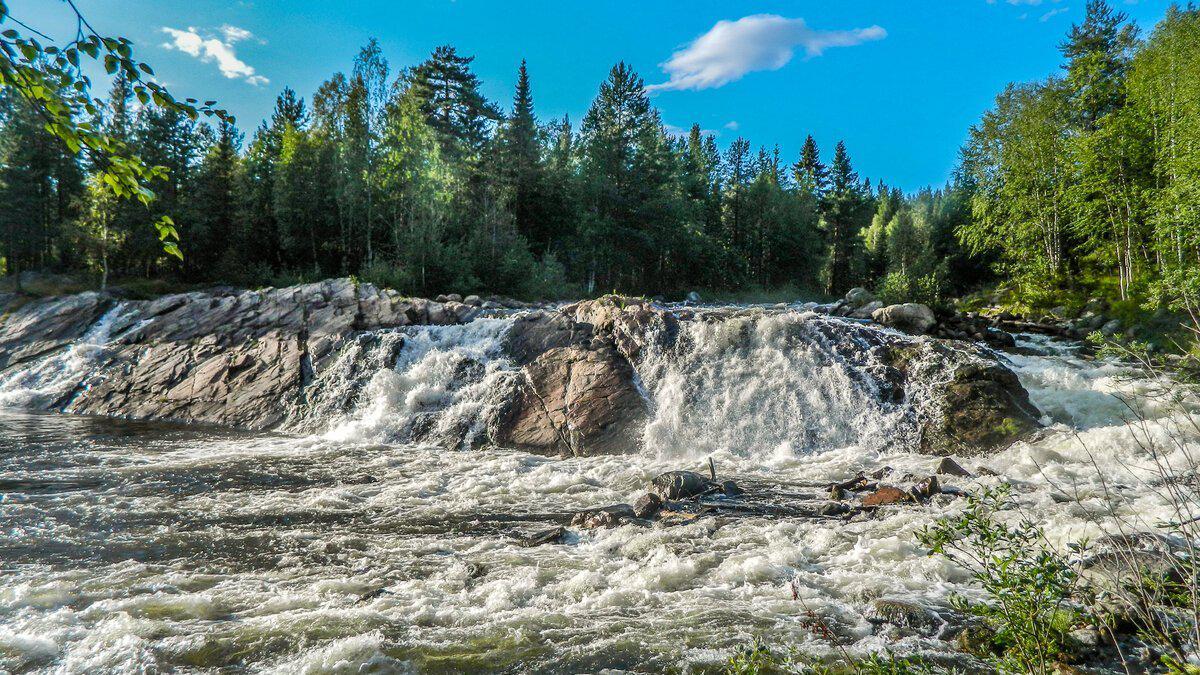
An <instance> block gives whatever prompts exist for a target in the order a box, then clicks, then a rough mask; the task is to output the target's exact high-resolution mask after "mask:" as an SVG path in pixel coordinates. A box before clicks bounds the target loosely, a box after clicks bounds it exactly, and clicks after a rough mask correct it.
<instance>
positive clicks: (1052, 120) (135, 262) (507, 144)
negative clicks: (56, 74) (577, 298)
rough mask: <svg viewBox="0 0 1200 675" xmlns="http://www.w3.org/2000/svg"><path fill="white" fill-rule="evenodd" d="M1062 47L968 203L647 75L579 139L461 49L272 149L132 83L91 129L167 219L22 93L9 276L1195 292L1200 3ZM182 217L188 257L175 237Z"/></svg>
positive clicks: (655, 289)
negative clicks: (126, 160)
mask: <svg viewBox="0 0 1200 675" xmlns="http://www.w3.org/2000/svg"><path fill="white" fill-rule="evenodd" d="M1061 50H1062V53H1063V56H1064V67H1063V70H1062V73H1061V74H1059V75H1056V76H1054V77H1051V78H1049V79H1047V80H1046V81H1043V82H1037V83H1030V84H1014V85H1011V86H1010V87H1009V88H1007V89H1006V90H1005V91H1004V92H1003V93H1002V94H1001V95H1000V96H999V97H998V98H997V100H996V104H995V107H994V108H993V109H992V110H991V111H989V112H988V113H987V114H986V115H985V117H984V119H983V120H982V121H981V122H980V123H979V124H977V125H976V126H975V127H973V128H972V129H971V132H970V136H969V139H968V141H967V143H966V144H965V146H964V148H963V152H962V164H961V168H960V170H959V171H958V172H957V174H956V176H955V178H954V180H953V181H952V182H951V183H950V184H949V185H947V186H944V187H942V188H940V189H936V190H934V189H926V190H922V191H920V192H918V193H915V194H908V195H906V194H903V193H901V191H900V190H898V189H895V188H891V187H888V186H887V185H886V184H885V183H884V182H883V181H876V182H871V181H868V180H865V179H863V178H860V176H859V175H858V173H857V172H856V171H855V169H854V167H853V164H852V160H851V157H850V154H849V151H848V150H847V148H846V147H845V145H844V144H842V143H838V144H837V145H836V147H835V148H833V149H832V151H830V149H829V148H826V149H825V152H822V151H821V149H820V148H818V146H817V143H816V142H815V140H814V139H813V138H812V137H811V136H809V137H808V138H807V139H805V141H804V143H803V147H802V150H801V152H800V154H799V156H797V157H789V158H785V157H782V156H781V155H780V152H779V150H778V146H763V147H759V148H757V149H755V148H754V147H753V146H752V144H751V143H750V142H749V141H748V140H746V139H744V138H737V139H734V140H732V141H731V142H729V143H728V145H727V146H726V147H725V148H724V149H722V148H720V147H719V146H718V144H717V141H716V139H715V138H714V137H713V135H711V134H706V133H704V132H703V131H702V130H701V129H700V127H699V126H698V125H695V126H693V127H692V129H691V131H690V133H687V134H682V135H675V134H672V133H670V131H669V130H668V128H667V127H666V126H665V125H664V124H663V122H662V119H661V117H660V115H659V113H658V111H657V110H656V109H655V108H654V106H653V105H652V103H651V101H650V99H649V98H648V96H647V94H646V91H645V87H644V84H643V81H642V79H641V78H640V77H639V76H638V75H637V73H635V72H634V71H633V70H632V69H631V68H630V67H629V66H628V65H626V64H624V63H620V64H617V65H616V66H614V67H613V68H612V70H611V72H610V73H609V75H608V77H607V79H605V80H604V82H602V83H601V85H600V88H599V91H598V93H597V95H596V98H595V100H594V101H593V102H592V104H591V106H590V108H589V109H588V112H587V114H586V115H585V116H584V117H583V119H582V120H579V121H578V123H577V124H575V123H573V122H572V121H571V120H569V119H565V118H564V119H556V120H547V119H541V118H539V117H538V115H537V114H536V111H535V107H534V86H533V83H532V82H531V78H530V75H529V73H528V71H527V69H526V67H525V64H524V63H522V64H521V65H520V68H519V70H518V78H517V86H516V90H515V92H514V95H513V98H512V101H511V103H509V104H508V105H506V106H503V107H502V106H500V105H498V104H496V103H495V102H492V101H489V100H487V99H486V98H485V97H484V96H483V95H482V94H481V92H480V86H479V85H480V83H479V80H478V79H477V77H476V76H475V75H474V74H473V72H472V69H471V66H472V58H471V57H469V56H464V55H461V54H459V53H458V52H457V50H456V49H455V48H454V47H451V46H445V47H439V48H438V49H437V50H435V51H434V53H433V54H431V55H430V57H429V58H428V59H427V60H425V61H424V62H422V63H419V64H416V65H413V66H410V67H407V68H403V69H399V70H398V71H395V72H394V71H393V69H392V68H391V67H390V65H389V63H388V61H387V60H386V58H385V57H384V55H383V54H382V52H381V50H380V48H379V45H378V43H376V42H375V41H371V42H370V43H369V44H368V45H367V46H365V47H364V48H363V49H362V50H361V51H360V53H359V54H358V56H357V58H356V59H355V60H354V62H353V63H352V64H349V65H350V66H351V67H350V68H349V70H348V71H347V72H343V73H336V74H334V75H333V76H332V77H330V78H329V79H328V80H327V81H325V82H324V83H323V84H322V85H321V86H320V87H319V88H318V89H317V91H316V92H313V93H312V94H311V95H310V96H308V97H307V98H305V97H302V96H300V95H299V94H298V93H297V92H294V91H292V90H291V89H285V90H284V91H283V92H282V93H281V94H280V95H279V96H278V98H277V101H276V105H275V110H274V112H273V114H272V116H271V117H270V119H268V120H266V121H264V122H263V123H262V124H261V125H260V126H259V127H258V128H256V129H255V130H254V131H253V133H251V134H250V136H249V138H248V139H247V138H245V137H244V134H243V132H241V131H239V130H238V129H237V128H235V127H234V126H233V125H231V124H228V123H222V124H217V125H215V126H210V125H208V124H205V123H198V122H195V121H193V120H191V119H189V118H188V117H187V116H185V115H182V114H179V113H176V112H172V111H169V110H167V111H163V110H160V109H157V108H154V107H152V106H143V105H139V103H138V101H137V99H136V98H135V97H134V96H133V95H132V91H131V88H130V86H129V83H128V82H126V81H124V80H123V79H122V78H120V77H118V78H117V79H116V80H115V81H114V83H113V86H112V91H111V94H110V96H109V98H108V105H107V106H106V110H103V111H101V112H100V114H99V115H97V117H96V119H94V120H92V121H93V122H94V123H95V124H97V125H103V127H104V128H105V129H106V130H107V131H108V132H109V133H111V134H112V135H113V136H115V137H117V138H119V139H121V140H123V141H124V142H126V143H127V144H128V145H129V147H130V148H132V149H133V150H134V151H135V152H136V153H137V154H138V155H139V156H140V157H141V158H142V159H143V160H144V161H146V163H147V164H150V165H157V166H163V167H166V168H167V169H168V172H167V175H166V178H165V179H163V180H162V181H160V182H158V183H156V184H155V192H156V194H157V199H156V200H154V201H153V202H152V204H151V206H150V207H149V208H147V207H145V206H142V205H138V204H135V203H131V202H126V201H120V200H117V199H115V198H113V197H112V195H111V194H110V191H109V190H107V189H106V187H105V185H103V183H102V182H101V181H99V180H97V179H96V178H95V177H94V175H95V172H94V170H93V169H94V167H90V166H89V165H88V163H87V162H86V161H85V160H84V159H83V158H82V157H80V156H77V155H73V154H71V153H70V152H69V151H68V150H66V149H65V148H64V147H63V146H62V145H61V143H59V142H58V141H57V139H55V138H53V137H51V136H50V135H49V134H47V133H46V132H45V131H44V129H43V124H42V121H41V120H40V118H39V116H38V114H37V112H36V111H35V110H33V109H31V108H29V106H27V105H26V104H24V103H23V102H22V101H21V100H19V99H15V98H13V97H11V96H6V97H4V98H3V99H2V100H0V125H2V126H0V200H2V201H3V204H4V205H5V208H4V209H3V210H2V211H0V232H2V241H0V246H2V247H3V248H2V251H0V255H2V256H3V263H4V270H5V271H6V272H7V273H10V274H11V273H16V272H20V271H22V270H28V269H56V270H84V269H86V270H89V271H90V272H93V273H95V274H96V275H97V276H100V277H122V278H127V277H163V276H168V277H172V278H178V279H180V280H182V281H187V282H205V281H220V282H229V283H237V284H243V285H257V284H265V283H276V284H278V283H287V282H290V281H296V280H303V279H316V278H321V277H329V276H340V275H356V276H358V277H359V278H363V279H367V280H371V281H375V282H378V283H382V284H385V285H388V286H391V287H394V288H397V289H398V290H401V291H403V292H406V293H412V294H435V293H441V292H448V291H457V292H462V293H467V292H493V293H504V294H511V295H517V296H526V297H532V296H541V297H561V296H564V295H571V294H585V293H598V292H607V291H611V290H617V291H622V292H631V293H641V294H658V293H664V294H675V293H679V292H682V291H686V290H691V289H697V288H699V289H714V290H720V289H748V288H757V289H771V288H780V287H786V288H789V289H795V290H796V291H797V292H807V293H812V294H818V293H827V294H831V295H835V294H840V293H843V292H845V291H846V290H847V289H848V288H850V287H852V286H857V285H865V286H870V287H872V288H874V289H875V290H876V291H877V292H880V293H881V294H882V295H884V296H885V297H886V298H894V299H897V300H900V299H913V300H922V301H926V302H937V301H940V300H943V299H945V298H948V297H951V296H954V295H958V294H961V293H963V292H965V291H968V290H971V289H973V288H976V287H979V286H980V285H981V284H985V283H989V282H992V281H996V280H997V279H999V280H1003V281H1006V282H1007V281H1009V280H1011V281H1012V282H1013V283H1014V284H1015V286H1016V287H1017V288H1019V289H1023V292H1025V293H1027V294H1031V295H1034V294H1038V293H1047V292H1053V291H1055V290H1056V289H1057V290H1061V289H1077V288H1080V287H1082V286H1088V285H1089V284H1090V286H1089V287H1088V288H1087V289H1086V290H1088V291H1089V292H1095V289H1096V287H1102V289H1101V290H1102V291H1104V292H1109V291H1111V292H1112V293H1113V294H1114V295H1115V296H1119V297H1121V298H1139V299H1152V298H1158V299H1161V300H1162V301H1164V302H1167V301H1178V300H1179V296H1180V293H1179V292H1178V289H1182V288H1191V289H1192V290H1193V292H1192V295H1191V296H1190V297H1193V298H1194V297H1195V292H1194V291H1196V290H1197V288H1198V287H1200V273H1198V272H1197V271H1196V268H1197V255H1198V245H1200V72H1198V70H1200V54H1198V51H1200V17H1198V15H1197V12H1196V11H1195V10H1194V9H1192V8H1190V7H1189V8H1187V9H1183V8H1178V7H1173V8H1172V9H1171V10H1170V11H1169V12H1168V13H1167V15H1166V17H1165V18H1164V19H1163V21H1162V22H1161V23H1160V24H1159V25H1158V26H1157V28H1155V30H1154V31H1153V33H1151V34H1150V35H1149V36H1148V37H1146V38H1145V39H1143V38H1142V36H1140V35H1139V33H1138V31H1137V29H1136V28H1135V27H1134V26H1133V25H1132V24H1130V23H1129V22H1128V21H1127V19H1126V17H1125V16H1124V15H1123V14H1120V13H1118V12H1115V11H1114V10H1113V9H1111V8H1110V7H1109V6H1108V5H1107V4H1106V3H1104V2H1101V1H1099V0H1093V1H1092V2H1090V3H1089V5H1088V11H1087V17H1086V19H1085V20H1084V21H1083V22H1081V23H1080V24H1077V25H1076V26H1074V27H1073V28H1072V31H1071V33H1070V34H1069V35H1068V36H1067V38H1066V39H1065V40H1064V42H1063V43H1062V45H1061ZM162 215H169V216H170V217H171V218H172V219H173V220H174V222H175V224H176V227H177V229H178V231H179V233H180V236H181V243H180V248H181V249H182V250H183V253H184V256H183V260H182V262H180V261H179V260H176V259H174V258H172V257H170V256H168V255H166V254H165V253H164V251H163V247H162V246H161V245H160V243H159V241H158V239H157V233H156V230H155V229H154V228H153V227H151V226H150V223H152V222H154V221H155V220H157V219H158V218H159V217H160V216H162ZM1189 284H1190V286H1189ZM1109 287H1111V288H1109ZM1184 295H1187V294H1186V293H1185V294H1184Z"/></svg>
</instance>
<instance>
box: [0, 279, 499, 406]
mask: <svg viewBox="0 0 1200 675" xmlns="http://www.w3.org/2000/svg"><path fill="white" fill-rule="evenodd" d="M112 305H113V301H112V299H111V298H109V297H108V296H106V295H103V294H96V293H82V294H79V295H73V296H66V297H62V298H51V299H47V300H42V301H36V302H30V303H27V304H25V305H22V306H20V307H17V308H16V309H14V310H12V311H10V312H9V313H8V314H7V315H6V316H5V317H4V319H3V320H0V368H4V367H11V366H12V365H14V364H16V363H18V362H20V361H22V360H29V359H31V358H34V357H37V356H41V355H44V354H47V353H50V352H52V351H54V350H56V349H61V348H65V347H66V346H67V345H69V344H70V343H72V342H74V341H76V340H78V339H79V338H80V337H82V336H83V335H84V334H85V333H86V332H87V331H88V330H89V329H90V328H91V327H93V326H94V325H95V324H96V321H97V320H98V318H99V317H100V316H101V315H102V314H103V313H104V312H105V311H106V310H107V309H109V308H110V307H112ZM474 312H475V308H473V307H470V306H469V305H464V304H457V303H453V302H452V303H448V305H441V304H438V303H430V302H428V301H424V300H415V299H409V298H404V297H402V296H400V295H399V294H398V293H396V292H394V291H390V290H382V289H378V288H376V287H374V286H372V285H370V284H356V283H355V282H354V281H352V280H350V279H330V280H326V281H322V282H319V283H313V284H305V285H301V286H294V287H290V288H279V289H274V288H271V289H264V290H257V291H237V290H231V289H218V290H213V291H208V292H193V293H183V294H175V295H167V296H163V297H160V298H157V299H155V300H150V301H134V302H126V303H123V304H122V306H121V308H120V309H119V310H118V311H117V312H116V316H115V317H114V318H113V320H112V322H111V325H110V326H108V327H107V328H108V330H109V336H108V338H109V348H108V349H107V350H106V355H105V360H104V361H103V362H102V363H101V364H100V370H99V372H98V374H96V375H95V376H92V377H90V379H88V380H87V381H86V382H84V381H81V382H79V383H78V385H79V386H77V388H76V389H77V391H76V394H75V395H74V396H73V397H72V398H71V401H70V404H69V412H74V413H81V414H93V415H109V416H121V417H133V418H141V419H170V420H177V421H184V422H204V423H209V424H219V425H224V426H231V427H240V428H246V429H267V428H271V427H274V426H277V425H278V424H279V423H280V422H281V421H282V420H283V419H284V417H285V415H286V412H287V411H288V409H289V408H290V407H292V406H295V405H296V404H298V403H300V402H302V401H303V397H304V389H305V387H306V385H307V384H308V383H309V382H310V381H311V380H312V378H313V374H314V372H316V371H319V370H320V369H321V368H322V367H323V366H324V365H325V364H326V362H327V361H328V360H329V359H330V358H332V357H333V356H334V354H335V352H336V351H337V348H338V347H339V346H340V345H342V344H343V343H344V341H345V340H347V339H348V338H350V337H352V336H354V335H356V334H358V333H359V332H360V331H368V330H376V329H380V328H392V327H397V326H405V325H409V324H429V323H447V324H452V323H460V322H464V321H468V320H470V319H471V318H472V317H473V314H474ZM86 375H87V374H85V373H81V374H80V377H85V376H86Z"/></svg>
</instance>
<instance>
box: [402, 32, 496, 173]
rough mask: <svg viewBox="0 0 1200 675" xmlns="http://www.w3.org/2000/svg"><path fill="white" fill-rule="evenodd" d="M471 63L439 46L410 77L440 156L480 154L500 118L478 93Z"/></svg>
mask: <svg viewBox="0 0 1200 675" xmlns="http://www.w3.org/2000/svg"><path fill="white" fill-rule="evenodd" d="M474 60H475V57H474V56H459V54H458V51H457V50H456V49H455V48H454V47H453V46H451V45H443V46H441V47H438V48H437V49H435V50H434V51H433V54H432V55H431V56H430V57H429V58H428V59H427V60H426V61H424V62H423V63H421V64H420V65H418V66H417V67H416V68H414V69H413V71H412V73H411V74H410V78H411V86H412V87H413V91H414V94H415V95H416V96H417V98H418V100H419V101H420V102H421V109H422V111H424V113H425V116H426V119H427V120H428V123H429V126H430V127H432V128H433V130H434V131H435V132H437V134H438V139H439V141H440V142H441V144H442V151H443V153H445V154H446V155H447V156H448V157H452V158H462V157H467V156H471V155H473V154H477V153H479V152H481V151H482V150H483V147H484V145H485V143H486V142H487V140H488V134H489V130H490V128H491V126H492V125H493V124H494V123H495V122H496V121H497V120H498V119H500V117H501V114H500V111H499V110H498V109H497V108H496V106H495V105H493V104H492V103H490V102H488V100H487V99H486V98H484V96H483V94H482V93H481V92H480V91H479V78H478V77H476V76H475V73H473V72H471V62H472V61H474Z"/></svg>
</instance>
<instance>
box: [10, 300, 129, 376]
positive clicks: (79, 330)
mask: <svg viewBox="0 0 1200 675" xmlns="http://www.w3.org/2000/svg"><path fill="white" fill-rule="evenodd" d="M22 303H23V304H22ZM112 304H113V300H112V298H111V297H109V296H108V295H107V294H103V293H80V294H79V295H67V296H63V297H57V298H46V299H43V300H33V301H28V302H23V299H22V298H19V297H18V296H11V295H10V296H9V297H8V301H7V305H8V307H7V308H6V311H5V313H4V314H3V316H0V369H3V368H7V367H9V366H12V365H16V364H18V363H22V362H24V361H28V360H29V359H33V358H37V357H39V356H42V355H44V354H48V353H50V352H53V351H55V350H57V349H61V348H63V347H65V346H67V345H69V344H71V343H72V342H74V341H76V340H78V339H79V338H81V337H83V334H84V333H86V332H87V330H88V329H89V328H91V326H92V325H93V324H94V323H95V322H96V320H97V319H99V318H100V316H101V315H103V314H104V312H105V311H106V310H108V308H110V307H111V306H112Z"/></svg>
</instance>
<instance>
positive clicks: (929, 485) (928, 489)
mask: <svg viewBox="0 0 1200 675" xmlns="http://www.w3.org/2000/svg"><path fill="white" fill-rule="evenodd" d="M941 492H942V486H941V484H939V483H938V479H937V476H930V477H928V478H926V479H924V480H922V481H921V482H920V483H917V484H916V485H915V486H913V489H912V496H913V497H914V498H915V499H917V500H918V501H924V500H927V499H930V498H932V497H933V496H934V495H937V494H941Z"/></svg>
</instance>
